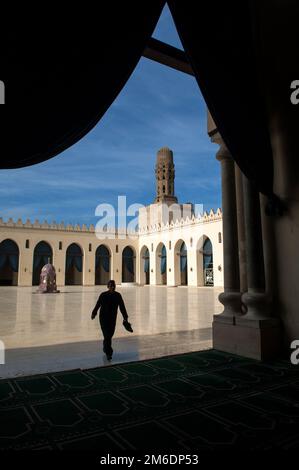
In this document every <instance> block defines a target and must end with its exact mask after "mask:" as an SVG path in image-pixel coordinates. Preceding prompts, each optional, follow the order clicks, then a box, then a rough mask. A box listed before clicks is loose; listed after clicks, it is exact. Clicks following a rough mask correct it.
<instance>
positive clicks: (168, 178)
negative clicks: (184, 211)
mask: <svg viewBox="0 0 299 470" xmlns="http://www.w3.org/2000/svg"><path fill="white" fill-rule="evenodd" d="M155 173H156V191H157V194H156V199H155V202H166V201H169V202H172V203H176V202H178V200H177V198H176V196H175V195H174V163H173V152H172V150H170V149H169V148H168V147H162V148H161V149H160V150H159V151H158V152H157V160H156V168H155Z"/></svg>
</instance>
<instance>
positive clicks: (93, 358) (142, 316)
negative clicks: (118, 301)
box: [0, 286, 222, 378]
mask: <svg viewBox="0 0 299 470" xmlns="http://www.w3.org/2000/svg"><path fill="white" fill-rule="evenodd" d="M105 289H106V288H105V286H96V287H95V286H91V287H82V286H65V287H62V288H61V293H60V294H55V295H53V294H37V293H36V292H35V291H36V289H35V287H2V286H1V287H0V340H1V341H3V342H4V344H5V348H6V350H5V364H4V365H1V364H0V378H6V377H14V376H22V375H31V374H37V373H45V372H55V371H61V370H70V369H83V368H91V367H98V366H104V365H107V361H106V358H105V356H104V355H103V352H102V339H101V338H102V337H101V335H100V332H99V324H98V318H96V319H95V320H94V321H91V319H90V314H91V311H92V309H93V307H94V305H95V303H96V300H97V298H98V295H99V293H100V292H101V291H103V290H105ZM117 290H118V291H119V292H120V293H121V294H122V296H123V298H124V301H125V304H126V308H127V311H128V314H129V320H130V321H131V323H132V325H133V328H134V333H133V334H130V333H128V332H127V331H126V330H125V329H124V328H123V325H122V321H121V320H122V316H121V314H120V313H119V315H118V321H117V328H116V332H115V336H114V340H113V348H114V356H113V364H119V363H125V362H132V361H136V360H145V359H152V358H157V357H163V356H168V355H172V354H180V353H185V352H191V351H199V350H202V349H207V348H210V347H211V325H212V318H213V314H215V313H220V312H221V310H222V306H221V304H220V303H219V301H218V294H219V293H220V292H221V291H222V288H211V287H177V288H176V287H165V286H144V287H139V286H126V287H118V288H117Z"/></svg>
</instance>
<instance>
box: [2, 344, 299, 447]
mask: <svg viewBox="0 0 299 470" xmlns="http://www.w3.org/2000/svg"><path fill="white" fill-rule="evenodd" d="M234 446H237V447H238V448H239V449H255V450H258V449H272V448H280V449H296V448H299V367H296V366H292V365H291V364H290V363H289V362H288V361H275V362H263V363H260V362H257V361H254V360H250V359H245V358H241V357H238V356H234V355H230V354H225V353H220V352H218V351H215V350H209V351H201V352H197V353H190V354H183V355H178V356H171V357H167V358H162V359H154V360H148V361H143V362H136V363H130V364H121V365H115V366H113V365H111V366H108V367H101V368H96V369H89V370H84V371H81V370H72V371H67V372H58V373H51V374H44V375H38V376H31V377H20V378H15V379H10V380H1V381H0V449H1V450H4V449H20V450H23V449H37V450H38V449H41V450H43V449H45V450H47V449H54V450H57V449H65V450H73V449H74V450H81V449H87V450H88V449H90V450H97V451H98V453H99V454H101V453H104V452H105V453H107V452H108V451H110V452H115V453H117V452H118V453H121V452H122V451H131V452H134V451H150V450H151V451H156V452H157V451H159V450H164V451H165V450H169V451H170V450H173V451H174V450H175V451H176V452H179V451H182V452H185V453H186V451H188V450H195V449H196V450H197V451H200V450H218V449H219V450H230V449H231V448H233V447H234Z"/></svg>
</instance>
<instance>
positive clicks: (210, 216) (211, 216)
mask: <svg viewBox="0 0 299 470" xmlns="http://www.w3.org/2000/svg"><path fill="white" fill-rule="evenodd" d="M219 220H222V211H221V209H220V208H218V209H217V210H216V212H214V210H213V209H211V210H210V212H206V211H205V212H204V213H203V214H200V215H199V216H197V217H196V216H195V215H192V217H188V216H187V217H185V218H181V219H176V220H175V221H172V222H170V223H169V222H167V223H163V222H161V223H157V224H154V225H150V226H148V225H147V226H146V227H140V228H139V234H140V235H143V234H147V233H154V232H161V231H165V230H166V231H167V230H171V229H176V228H182V227H190V226H194V225H201V224H206V223H211V222H216V221H219Z"/></svg>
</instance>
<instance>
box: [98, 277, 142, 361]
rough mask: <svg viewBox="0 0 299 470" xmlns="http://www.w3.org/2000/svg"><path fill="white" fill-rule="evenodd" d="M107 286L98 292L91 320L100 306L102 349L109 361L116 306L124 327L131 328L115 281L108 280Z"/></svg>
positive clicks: (111, 352)
mask: <svg viewBox="0 0 299 470" xmlns="http://www.w3.org/2000/svg"><path fill="white" fill-rule="evenodd" d="M107 287H108V290H107V291H106V292H102V293H101V294H100V296H99V299H98V301H97V303H96V306H95V308H94V309H93V311H92V314H91V319H92V320H93V319H94V318H95V317H96V315H97V313H98V310H99V308H100V315H99V320H100V325H101V328H102V332H103V336H104V343H103V346H104V347H103V351H104V353H105V354H106V356H107V359H108V360H109V361H110V360H111V359H112V354H113V349H112V346H111V340H112V337H113V335H114V331H115V325H116V317H117V308H118V307H119V309H120V311H121V313H122V316H123V318H124V322H123V324H124V326H125V328H126V329H128V331H133V330H132V329H131V326H129V327H128V325H130V324H129V323H128V314H127V311H126V307H125V304H124V301H123V298H122V296H121V294H120V293H119V292H116V291H115V281H113V280H111V281H109V282H108V284H107Z"/></svg>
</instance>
